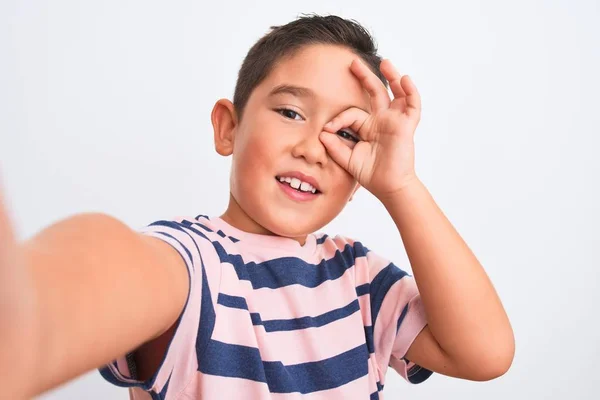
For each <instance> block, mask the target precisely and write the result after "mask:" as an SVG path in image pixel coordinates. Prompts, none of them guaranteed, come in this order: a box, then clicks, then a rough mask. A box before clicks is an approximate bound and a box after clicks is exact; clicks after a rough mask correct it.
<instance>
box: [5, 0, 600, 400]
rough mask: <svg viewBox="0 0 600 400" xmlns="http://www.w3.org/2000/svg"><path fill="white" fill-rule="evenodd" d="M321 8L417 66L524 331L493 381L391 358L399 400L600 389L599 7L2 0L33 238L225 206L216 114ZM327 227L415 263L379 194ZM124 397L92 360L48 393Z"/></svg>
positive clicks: (460, 200) (436, 191)
mask: <svg viewBox="0 0 600 400" xmlns="http://www.w3.org/2000/svg"><path fill="white" fill-rule="evenodd" d="M309 12H317V13H322V14H323V13H327V14H329V13H331V14H338V15H340V16H343V17H348V18H354V19H357V20H358V21H359V22H361V23H363V24H364V25H365V26H366V27H367V28H368V29H369V30H370V31H371V32H372V33H373V34H374V36H375V38H376V39H377V42H378V44H379V49H380V52H381V54H382V55H384V56H385V57H387V58H390V59H391V60H392V61H393V62H394V63H395V64H396V65H397V66H398V68H399V69H400V71H401V72H402V73H407V74H410V75H411V77H412V78H413V80H414V82H415V83H416V85H417V87H418V89H419V91H420V93H421V96H422V101H423V112H422V120H421V123H420V125H419V128H418V129H417V132H416V164H417V166H416V167H417V173H418V175H419V176H420V177H421V180H422V181H423V182H424V183H425V185H426V186H427V187H428V188H429V190H430V191H431V192H432V194H433V196H434V198H435V199H436V201H437V203H438V204H439V205H440V207H441V208H442V210H444V212H445V213H446V215H447V216H448V217H449V218H450V220H451V221H452V222H453V224H454V225H455V226H456V228H457V229H458V231H459V232H460V233H461V235H462V236H463V237H464V239H465V240H466V241H467V243H468V244H469V245H470V247H471V248H472V249H473V251H474V252H475V254H476V255H477V256H478V258H479V260H480V261H481V263H482V264H483V266H484V267H485V268H486V270H487V272H488V274H489V275H490V277H491V279H492V280H493V282H494V284H495V287H496V288H497V290H498V292H499V294H500V296H501V298H502V300H503V303H504V305H505V307H506V309H507V311H508V314H509V316H510V319H511V321H512V324H513V328H514V331H515V335H516V344H517V350H516V356H515V360H514V363H513V366H512V368H511V370H510V371H509V372H508V373H507V374H506V375H504V376H503V377H501V378H499V379H497V380H494V381H491V382H485V383H476V382H469V381H464V380H458V379H452V378H447V377H444V376H442V375H434V376H433V377H432V378H431V379H429V380H428V381H427V382H426V383H424V384H422V385H416V386H411V385H409V384H407V383H405V382H404V381H403V380H402V378H400V377H399V376H398V375H396V374H395V372H394V371H393V370H390V372H389V373H388V375H387V381H386V386H385V391H384V394H385V396H386V398H389V399H432V398H446V399H506V398H516V399H565V398H569V399H598V398H600V387H599V385H598V374H599V373H600V367H599V361H598V360H599V358H600V343H599V342H600V312H599V311H598V308H599V307H598V306H600V295H599V294H598V286H599V284H600V273H599V272H598V269H599V268H600V232H599V230H598V226H599V225H600V211H599V208H600V195H599V189H600V161H599V160H598V158H597V156H596V152H597V151H598V150H599V149H600V147H599V145H600V142H599V140H598V135H600V110H599V109H600V101H599V100H598V96H599V93H600V78H599V75H598V72H599V71H600V22H599V21H600V4H599V2H597V1H567V0H563V1H546V2H542V1H504V2H484V1H481V2H474V1H473V2H464V1H453V2H447V1H435V2H433V1H418V2H417V1H410V2H409V1H390V2H378V1H368V2H365V1H351V0H346V1H344V2H327V1H323V0H319V1H308V0H306V1H301V2H274V1H269V2H260V3H256V4H252V3H251V2H242V1H237V2H233V1H221V2H208V3H207V2H201V1H170V2H166V1H161V2H159V1H132V0H127V1H124V0H120V1H102V2H79V1H73V0H72V1H53V2H44V1H33V0H30V1H15V0H4V1H2V2H0V32H1V33H0V176H1V180H2V185H3V187H4V191H5V193H6V196H7V200H8V202H9V206H10V210H11V214H12V216H13V219H14V222H15V225H16V229H17V233H18V237H19V238H22V239H23V238H27V237H29V236H31V235H33V234H34V233H35V232H37V231H38V230H40V229H42V228H43V227H45V226H47V225H48V224H50V223H52V222H55V221H57V220H59V219H61V218H65V217H67V216H69V215H72V214H74V213H77V212H81V211H103V212H106V213H108V214H111V215H113V216H115V217H117V218H120V219H121V220H123V221H124V222H126V223H127V224H129V225H130V226H132V227H141V226H143V225H145V224H147V223H149V222H152V221H154V220H156V219H161V218H169V217H173V216H177V215H194V216H195V215H197V214H199V213H203V214H209V215H218V214H219V213H221V212H222V211H224V210H225V207H226V204H227V199H228V174H229V163H230V160H229V159H227V158H222V157H220V156H218V155H217V154H216V153H215V151H214V149H213V142H212V127H211V124H210V118H209V116H210V111H211V108H212V106H213V104H214V102H215V101H216V100H217V99H218V98H221V97H229V98H231V96H232V95H233V88H234V84H235V79H236V76H237V71H238V68H239V67H240V65H241V62H242V59H243V57H244V56H245V54H246V52H247V51H248V49H249V48H250V46H251V45H252V44H253V43H254V42H255V41H256V40H257V39H258V38H259V37H260V36H261V35H263V34H264V33H266V32H267V30H268V28H269V27H270V26H272V25H278V24H283V23H286V22H289V21H290V20H292V19H294V18H295V17H296V16H297V15H299V14H300V13H309ZM323 231H326V232H329V233H342V234H345V235H347V236H351V237H355V238H357V239H359V240H361V241H362V242H364V243H365V244H366V245H367V246H369V247H370V248H372V249H373V250H375V251H377V252H379V253H381V254H382V255H385V256H387V257H389V258H391V259H393V260H394V261H395V262H396V263H397V264H398V265H400V266H401V267H403V268H406V269H408V270H410V266H409V265H408V259H407V257H406V254H405V253H404V249H403V246H402V242H401V240H400V237H399V234H398V232H397V230H396V227H395V225H394V223H393V221H392V220H391V218H390V217H389V216H388V215H387V214H386V211H385V209H384V208H383V206H381V205H380V203H379V202H378V200H377V199H376V198H375V197H373V196H372V195H370V194H369V193H368V192H366V191H364V190H363V191H359V193H358V195H357V196H356V197H355V200H354V201H353V202H351V203H350V205H349V206H348V207H347V208H346V209H345V210H344V211H343V212H342V214H341V215H340V216H339V217H338V218H337V219H336V220H335V221H334V222H332V223H331V224H329V225H328V226H327V227H325V228H323ZM98 301H102V299H101V298H99V299H98ZM106 340H111V338H106ZM464 345H465V346H468V345H469V344H468V343H465V344H464ZM40 362H42V360H40ZM31 379H35V376H32V377H31ZM127 398H128V394H127V390H125V389H122V388H117V387H113V386H111V385H110V384H108V383H107V382H105V381H104V380H103V379H102V378H101V377H100V375H99V374H98V373H97V372H96V371H91V372H90V373H87V374H85V375H83V376H82V377H80V378H78V379H76V380H74V381H72V382H69V383H67V384H66V385H63V386H61V387H59V388H57V389H55V390H53V391H51V392H49V393H47V394H45V395H43V396H40V399H44V400H67V399H122V400H124V399H127Z"/></svg>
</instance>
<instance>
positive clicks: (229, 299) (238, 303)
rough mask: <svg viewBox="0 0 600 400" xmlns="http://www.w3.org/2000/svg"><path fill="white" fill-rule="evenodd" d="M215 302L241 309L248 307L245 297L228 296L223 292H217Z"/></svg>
mask: <svg viewBox="0 0 600 400" xmlns="http://www.w3.org/2000/svg"><path fill="white" fill-rule="evenodd" d="M217 303H218V304H221V305H222V306H225V307H229V308H239V309H241V310H247V309H248V303H246V299H245V298H243V297H239V296H230V295H228V294H225V293H219V297H218V298H217Z"/></svg>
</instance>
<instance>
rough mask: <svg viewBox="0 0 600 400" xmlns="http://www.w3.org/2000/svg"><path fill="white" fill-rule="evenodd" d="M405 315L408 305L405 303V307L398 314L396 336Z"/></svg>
mask: <svg viewBox="0 0 600 400" xmlns="http://www.w3.org/2000/svg"><path fill="white" fill-rule="evenodd" d="M407 313H408V303H406V305H405V306H404V308H403V309H402V312H401V313H400V317H399V318H398V324H396V335H397V334H398V331H399V330H400V325H402V321H404V317H406V314H407Z"/></svg>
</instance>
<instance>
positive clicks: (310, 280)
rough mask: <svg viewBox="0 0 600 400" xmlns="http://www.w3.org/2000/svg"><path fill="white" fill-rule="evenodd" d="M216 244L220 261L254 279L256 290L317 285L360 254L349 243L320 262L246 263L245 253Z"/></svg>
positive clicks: (280, 260)
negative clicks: (228, 251) (229, 252)
mask: <svg viewBox="0 0 600 400" xmlns="http://www.w3.org/2000/svg"><path fill="white" fill-rule="evenodd" d="M190 229H192V228H190ZM213 246H214V248H215V250H216V251H217V254H218V255H219V258H220V261H221V262H222V263H230V264H231V265H233V268H234V269H235V272H236V274H237V276H238V279H240V280H247V281H250V283H251V284H252V287H253V288H254V289H260V288H264V287H267V288H271V289H278V288H281V287H285V286H289V285H301V286H304V287H308V288H315V287H317V286H319V285H320V284H322V283H323V282H325V281H328V280H335V279H338V278H339V277H341V276H342V275H343V274H344V273H345V272H346V270H348V269H350V268H353V267H354V258H355V256H356V257H358V256H359V254H358V251H357V249H356V248H353V247H352V246H350V245H346V246H345V247H344V250H343V251H342V252H340V251H339V250H338V251H336V253H335V255H334V256H333V258H332V259H330V260H321V262H320V263H319V264H318V265H315V264H310V263H307V262H306V261H304V260H302V259H300V258H296V257H282V258H277V259H274V260H269V261H265V262H262V263H258V264H257V263H254V262H248V263H245V262H244V260H243V258H242V256H240V255H237V254H228V253H227V252H226V251H225V249H224V248H223V246H222V245H221V244H220V243H218V242H213ZM361 249H362V246H361Z"/></svg>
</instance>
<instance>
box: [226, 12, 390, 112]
mask: <svg viewBox="0 0 600 400" xmlns="http://www.w3.org/2000/svg"><path fill="white" fill-rule="evenodd" d="M312 44H330V45H337V46H343V47H346V48H348V49H349V50H351V51H353V52H354V53H356V55H358V56H360V57H361V58H362V59H363V60H364V61H365V62H366V64H367V65H368V66H369V67H370V68H371V69H372V70H373V72H374V73H375V74H376V75H377V77H378V78H379V79H381V81H382V82H383V84H384V85H386V87H387V85H388V82H387V80H386V79H385V77H384V76H383V74H382V73H381V72H380V71H379V64H380V63H381V57H380V56H379V55H378V54H377V45H376V43H375V40H374V39H373V37H372V36H371V35H370V34H369V32H368V31H367V30H366V29H365V28H364V27H363V26H362V25H360V24H359V23H358V22H356V21H354V20H347V19H344V18H340V17H338V16H335V15H328V16H319V15H315V14H311V15H304V16H301V17H300V18H298V19H296V20H294V21H292V22H289V23H287V24H285V25H282V26H273V27H271V31H270V32H269V33H267V34H266V35H265V36H263V37H262V38H260V39H259V40H258V42H256V43H255V44H254V46H252V48H251V49H250V51H248V54H247V55H246V58H245V59H244V62H243V63H242V67H241V68H240V71H239V74H238V79H237V83H236V85H235V92H234V96H233V105H234V106H235V109H236V111H237V114H238V118H239V119H240V120H241V118H242V114H243V112H244V107H245V106H246V103H247V102H248V98H249V97H250V94H251V93H252V91H253V90H254V88H256V86H258V85H259V84H260V83H261V82H262V81H263V79H265V78H266V77H267V75H268V74H269V73H270V72H271V70H272V69H273V67H274V65H275V64H276V63H277V62H279V61H281V60H282V59H284V58H286V57H291V56H293V55H294V54H295V52H297V51H298V50H300V49H301V48H302V47H303V46H306V45H312Z"/></svg>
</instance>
